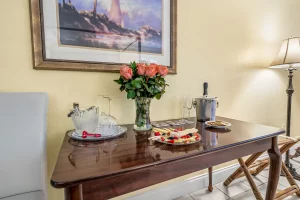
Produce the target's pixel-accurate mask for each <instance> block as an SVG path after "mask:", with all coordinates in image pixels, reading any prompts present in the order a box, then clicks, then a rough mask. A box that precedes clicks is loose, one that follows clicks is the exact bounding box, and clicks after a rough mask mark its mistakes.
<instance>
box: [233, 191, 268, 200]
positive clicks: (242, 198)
mask: <svg viewBox="0 0 300 200" xmlns="http://www.w3.org/2000/svg"><path fill="white" fill-rule="evenodd" d="M261 196H262V197H263V198H264V194H262V195H261ZM231 199H232V200H256V198H255V196H254V194H253V192H252V190H249V191H247V192H244V193H242V194H239V195H237V196H234V197H232V198H231Z"/></svg>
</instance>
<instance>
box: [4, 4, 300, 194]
mask: <svg viewBox="0 0 300 200" xmlns="http://www.w3.org/2000/svg"><path fill="white" fill-rule="evenodd" d="M178 1H179V3H178V4H179V5H178V75H175V76H169V77H168V78H167V81H168V83H169V84H170V85H171V87H170V88H169V89H168V91H167V94H166V95H165V96H164V98H163V99H162V100H160V101H156V100H155V101H154V102H153V104H152V114H151V116H152V119H153V120H158V119H168V118H176V117H179V116H180V97H182V96H183V95H186V94H191V95H200V94H201V93H202V82H204V81H208V82H209V84H210V88H209V92H210V94H211V95H215V96H218V97H219V98H220V108H219V109H218V114H219V115H222V116H227V117H232V118H237V119H242V120H247V121H252V122H257V123H263V124H268V125H273V126H278V127H282V125H283V124H285V117H286V114H285V107H286V95H285V88H286V84H287V77H286V76H287V75H286V73H285V72H284V71H283V70H270V69H267V67H268V65H269V64H270V63H271V61H272V60H273V59H274V58H275V55H276V54H277V51H278V50H279V47H280V44H281V41H282V40H283V39H285V38H287V37H289V36H292V35H293V36H300V22H299V19H300V12H299V11H300V1H299V0H226V1H221V0H210V1H205V0H178ZM0 24H1V31H0V45H1V46H0V91H11V92H13V91H14V92H15V91H33V92H35V91H44V92H47V93H48V94H49V97H50V102H49V128H48V172H49V178H50V177H51V173H52V170H53V167H54V165H55V162H56V158H57V154H58V151H59V149H60V145H61V143H62V140H63V138H64V134H65V132H66V130H68V129H71V128H72V124H71V121H70V120H69V119H68V118H67V117H66V114H67V112H68V110H69V108H70V107H71V104H72V102H74V101H78V102H80V103H81V104H87V105H89V104H94V103H95V102H97V98H96V95H97V94H109V95H117V96H119V97H120V98H119V99H117V100H114V102H113V111H112V112H113V114H114V115H115V116H116V117H117V119H118V120H119V122H120V123H132V122H133V120H134V104H133V101H130V100H126V99H125V94H121V93H120V92H119V90H118V86H117V85H116V84H114V83H113V82H112V80H113V79H115V78H117V77H118V74H109V73H85V72H61V71H36V70H33V69H32V54H31V33H30V21H29V4H28V0H14V1H12V0H1V1H0ZM295 81H296V83H295V87H296V94H295V98H294V104H293V122H294V124H293V134H294V135H295V134H297V132H296V129H297V128H300V127H299V125H298V124H297V123H296V122H297V121H299V119H300V115H299V110H300V101H299V99H300V92H299V90H300V87H299V83H300V74H299V73H298V72H296V77H295ZM297 83H298V84H297ZM297 89H298V92H297ZM121 102H122V104H121ZM182 179H183V178H182ZM49 199H50V200H62V199H63V191H62V190H56V189H52V188H51V187H50V186H49Z"/></svg>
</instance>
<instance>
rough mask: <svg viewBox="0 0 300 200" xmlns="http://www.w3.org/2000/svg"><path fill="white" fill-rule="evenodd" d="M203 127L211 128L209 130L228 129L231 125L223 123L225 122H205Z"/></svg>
mask: <svg viewBox="0 0 300 200" xmlns="http://www.w3.org/2000/svg"><path fill="white" fill-rule="evenodd" d="M205 125H206V126H207V127H211V128H219V129H221V128H228V127H230V126H231V123H229V122H225V121H207V122H205Z"/></svg>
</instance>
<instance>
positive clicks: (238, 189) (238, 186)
mask: <svg viewBox="0 0 300 200" xmlns="http://www.w3.org/2000/svg"><path fill="white" fill-rule="evenodd" d="M215 187H216V188H218V189H219V190H221V191H222V192H224V193H225V194H226V195H228V196H229V197H234V196H236V195H239V194H241V193H243V192H246V191H247V190H250V189H251V188H250V187H249V186H248V185H246V184H244V183H242V182H237V183H232V184H230V185H229V186H228V187H227V186H224V185H223V183H219V184H217V185H215Z"/></svg>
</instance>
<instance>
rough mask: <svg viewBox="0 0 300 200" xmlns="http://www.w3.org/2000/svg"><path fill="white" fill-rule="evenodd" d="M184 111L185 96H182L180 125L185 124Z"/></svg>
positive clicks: (185, 106) (185, 105) (185, 107)
mask: <svg viewBox="0 0 300 200" xmlns="http://www.w3.org/2000/svg"><path fill="white" fill-rule="evenodd" d="M186 109H187V104H186V96H184V97H183V98H182V100H181V120H180V123H183V124H185V123H186V122H187V120H186Z"/></svg>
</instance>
